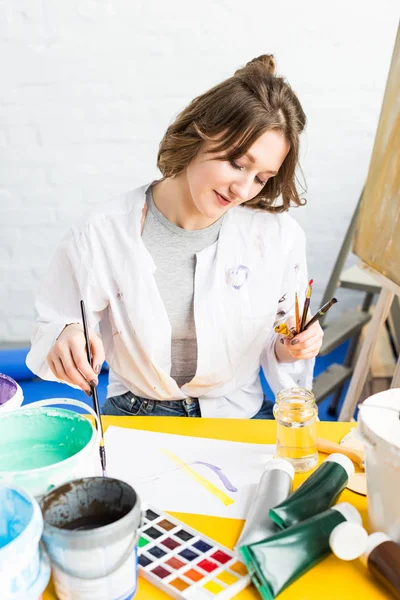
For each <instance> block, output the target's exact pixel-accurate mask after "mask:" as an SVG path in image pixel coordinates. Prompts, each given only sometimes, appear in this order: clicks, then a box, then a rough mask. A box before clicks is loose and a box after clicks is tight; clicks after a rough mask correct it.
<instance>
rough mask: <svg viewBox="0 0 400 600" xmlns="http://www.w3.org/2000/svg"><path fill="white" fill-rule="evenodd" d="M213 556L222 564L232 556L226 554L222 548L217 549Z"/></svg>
mask: <svg viewBox="0 0 400 600" xmlns="http://www.w3.org/2000/svg"><path fill="white" fill-rule="evenodd" d="M211 558H213V559H214V560H216V561H217V562H219V563H221V564H222V565H224V564H225V563H227V562H228V561H230V560H231V557H230V556H228V555H227V554H225V552H222V550H217V551H216V552H214V554H211Z"/></svg>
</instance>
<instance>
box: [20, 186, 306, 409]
mask: <svg viewBox="0 0 400 600" xmlns="http://www.w3.org/2000/svg"><path fill="white" fill-rule="evenodd" d="M149 185H150V184H147V185H145V186H142V187H140V188H138V189H135V190H132V191H130V192H128V193H126V194H124V195H122V196H120V197H118V198H117V199H114V200H113V201H112V202H111V204H110V205H108V206H107V208H106V210H102V211H100V212H98V213H97V214H95V215H92V216H91V217H90V218H89V219H88V220H86V221H85V223H84V224H83V225H82V226H81V227H79V228H72V229H71V230H70V232H69V233H68V234H67V236H66V237H65V238H64V240H63V242H62V244H61V245H60V247H59V248H58V251H57V253H56V255H55V257H54V259H53V261H52V263H51V265H50V268H49V271H48V273H47V276H46V277H45V279H44V281H43V283H42V287H41V290H40V293H39V295H38V298H37V303H36V308H37V311H38V314H39V317H38V320H37V323H36V327H35V330H34V333H33V336H32V348H31V350H30V352H29V354H28V356H27V360H26V363H27V365H28V367H29V368H30V369H31V370H32V371H33V372H34V373H36V374H37V375H38V376H39V377H41V378H42V379H48V380H56V378H55V376H54V375H53V374H52V372H51V371H50V369H49V367H48V365H47V362H46V356H47V354H48V352H49V351H50V349H51V347H52V346H53V344H54V343H55V341H56V339H57V337H58V336H59V334H60V333H61V331H62V329H63V327H64V326H65V324H67V323H75V322H81V315H80V305H79V301H80V299H83V300H84V301H85V305H86V312H87V316H88V321H89V326H90V327H92V328H94V327H96V326H97V325H98V326H99V332H100V335H101V338H102V340H103V344H104V348H105V355H106V360H107V362H108V364H109V367H110V382H109V386H108V393H107V396H108V397H110V396H114V395H117V394H120V393H124V392H126V391H127V390H131V391H132V392H133V393H134V394H136V395H138V396H141V397H144V398H152V399H155V400H177V399H184V398H186V397H196V398H199V401H200V408H201V414H202V416H203V417H225V418H250V417H252V416H254V415H255V414H256V413H257V412H258V410H259V409H260V407H261V404H262V399H263V393H262V389H261V384H260V381H259V368H260V365H261V366H262V368H263V371H264V374H265V377H266V379H267V381H268V383H269V385H270V387H271V388H272V390H273V391H274V392H278V391H279V390H281V389H283V388H288V387H292V386H300V387H306V388H311V386H312V373H313V367H314V360H306V361H297V362H295V363H279V362H278V361H277V359H276V356H275V352H274V345H275V340H276V335H277V334H276V333H275V332H274V325H275V324H276V323H277V322H279V321H282V320H286V318H287V315H288V314H293V310H294V295H295V286H296V282H297V284H298V290H299V292H300V300H301V302H303V300H304V293H305V290H306V286H307V269H306V258H305V237H304V233H303V230H302V229H301V227H300V226H299V225H298V224H297V223H296V221H294V220H293V219H292V217H291V216H289V214H288V213H283V214H279V215H278V214H271V213H268V212H266V211H262V210H254V209H251V208H246V207H243V206H239V207H236V208H233V209H231V210H229V211H228V212H227V214H226V216H225V219H224V221H223V224H222V227H221V230H220V235H219V239H218V240H217V242H215V243H214V244H212V245H211V246H209V247H207V248H205V249H204V250H202V251H201V252H199V253H198V254H197V255H196V272H195V285H194V318H195V325H196V335H197V345H198V362H197V371H196V374H195V377H194V378H193V379H192V381H190V382H189V383H187V384H185V385H184V386H182V387H181V388H179V387H178V385H177V384H176V382H175V381H174V379H172V378H171V377H170V370H171V326H170V323H169V320H168V316H167V313H166V311H165V308H164V305H163V302H162V300H161V297H160V294H159V292H158V289H157V285H156V282H155V278H154V271H155V268H156V267H155V264H154V262H153V259H152V257H151V255H150V254H149V252H148V251H147V249H146V247H145V245H144V243H143V241H142V237H141V230H142V222H143V216H144V214H145V212H144V211H145V208H146V197H145V194H146V189H147V188H148V187H149ZM296 272H297V276H296Z"/></svg>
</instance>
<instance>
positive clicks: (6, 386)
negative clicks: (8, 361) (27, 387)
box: [0, 373, 24, 415]
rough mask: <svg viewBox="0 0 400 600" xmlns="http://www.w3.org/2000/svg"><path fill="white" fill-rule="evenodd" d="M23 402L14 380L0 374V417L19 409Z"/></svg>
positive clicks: (21, 394)
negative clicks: (9, 411)
mask: <svg viewBox="0 0 400 600" xmlns="http://www.w3.org/2000/svg"><path fill="white" fill-rule="evenodd" d="M23 400H24V395H23V393H22V389H21V388H20V386H19V385H18V383H17V382H16V381H14V379H12V378H11V377H8V375H4V374H3V373H0V415H1V414H3V413H4V412H6V410H14V409H15V408H19V407H20V406H21V404H22V402H23Z"/></svg>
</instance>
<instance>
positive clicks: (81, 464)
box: [0, 398, 102, 499]
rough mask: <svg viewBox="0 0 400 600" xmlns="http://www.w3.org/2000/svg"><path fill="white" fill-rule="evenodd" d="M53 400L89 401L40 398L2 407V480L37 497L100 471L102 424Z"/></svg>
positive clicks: (0, 418) (0, 468)
mask: <svg viewBox="0 0 400 600" xmlns="http://www.w3.org/2000/svg"><path fill="white" fill-rule="evenodd" d="M54 404H65V405H74V406H79V407H81V408H84V409H85V410H87V411H88V412H89V413H91V414H92V415H93V416H94V417H95V419H96V421H98V418H97V415H96V413H95V412H94V411H93V410H92V408H91V407H90V406H87V404H84V403H83V402H80V401H79V400H71V399H70V398H53V399H51V400H40V401H39V402H35V403H33V404H30V405H29V406H27V407H22V408H20V409H18V410H14V411H9V412H6V413H4V414H2V413H1V412H0V456H1V461H0V484H1V483H9V484H12V485H17V486H20V487H22V488H24V489H26V490H27V491H28V492H30V493H31V494H32V495H33V496H36V497H37V498H38V499H40V498H41V497H42V496H43V495H44V494H45V493H46V492H48V491H49V490H51V489H52V488H53V487H57V486H59V485H61V484H63V483H65V482H66V481H71V480H73V479H77V478H80V477H89V476H94V475H101V473H102V471H101V463H100V456H99V444H100V430H99V424H98V427H97V431H96V429H95V428H94V427H93V425H92V423H91V422H90V421H89V420H88V419H87V418H86V417H85V416H83V415H81V414H79V413H77V412H75V411H71V410H66V409H63V408H50V407H51V406H52V405H54Z"/></svg>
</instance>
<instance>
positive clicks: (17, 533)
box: [0, 485, 50, 600]
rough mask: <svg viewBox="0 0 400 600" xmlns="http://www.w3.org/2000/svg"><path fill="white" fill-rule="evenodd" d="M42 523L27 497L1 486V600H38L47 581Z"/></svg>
mask: <svg viewBox="0 0 400 600" xmlns="http://www.w3.org/2000/svg"><path fill="white" fill-rule="evenodd" d="M42 531H43V519H42V513H41V511H40V508H39V505H38V503H37V502H36V500H35V499H34V498H33V496H31V495H30V494H28V493H26V492H25V491H24V490H22V489H20V488H16V487H13V486H9V485H2V486H0V590H1V598H2V600H37V599H38V597H39V596H40V595H41V594H42V592H43V591H44V589H45V588H46V586H47V584H48V582H49V579H50V565H49V562H48V560H47V557H46V556H45V555H44V554H42V553H41V552H40V548H39V540H40V537H41V535H42Z"/></svg>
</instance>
